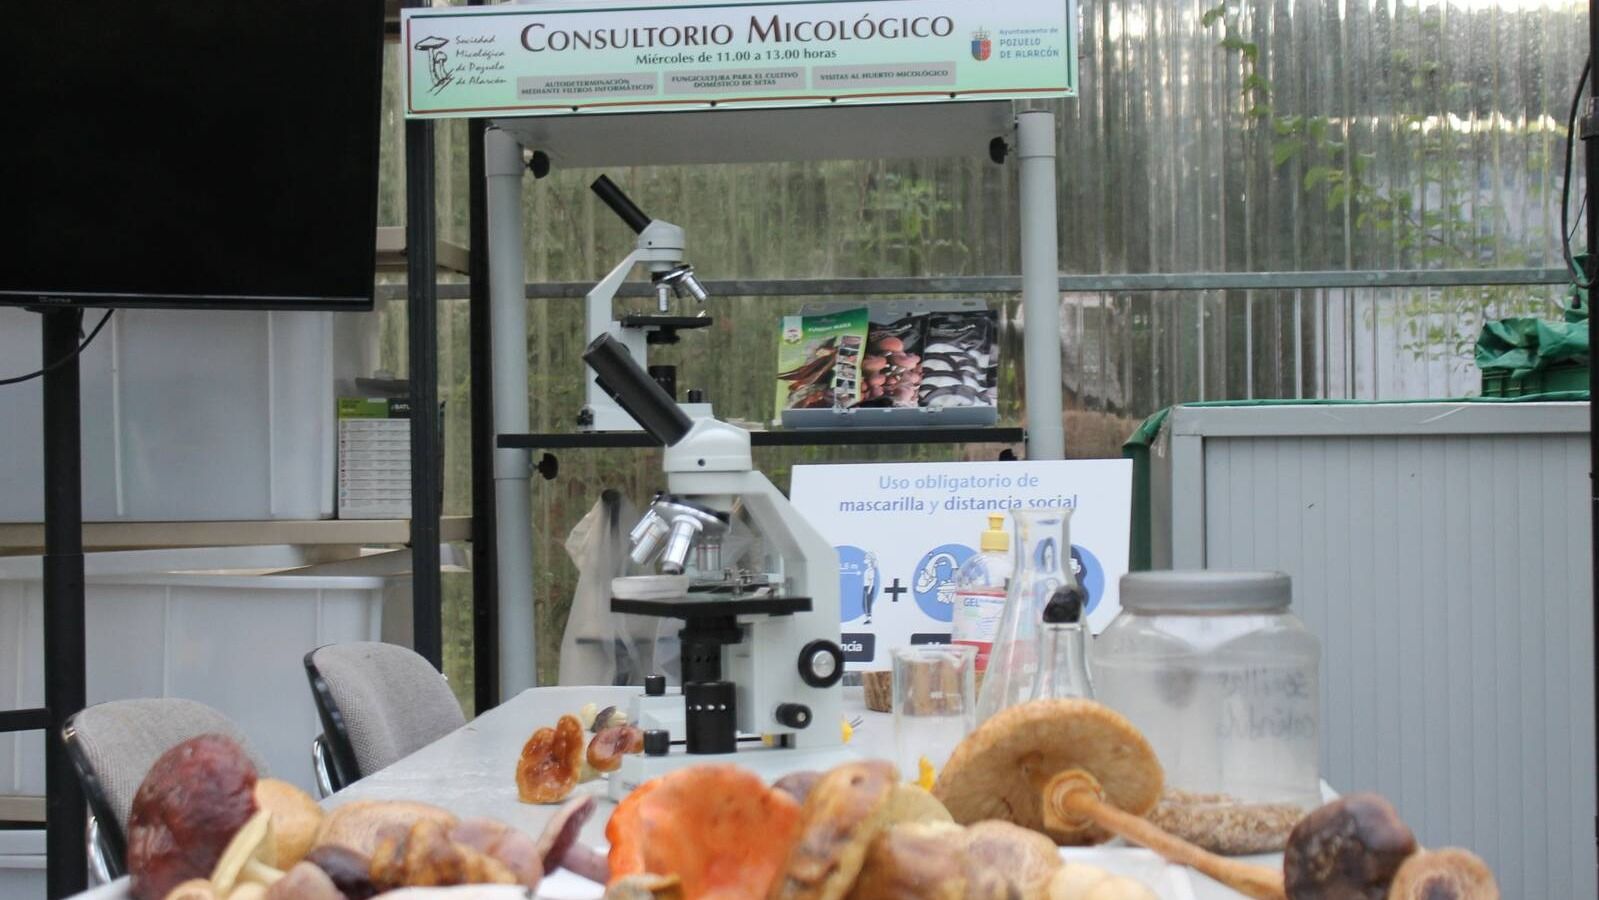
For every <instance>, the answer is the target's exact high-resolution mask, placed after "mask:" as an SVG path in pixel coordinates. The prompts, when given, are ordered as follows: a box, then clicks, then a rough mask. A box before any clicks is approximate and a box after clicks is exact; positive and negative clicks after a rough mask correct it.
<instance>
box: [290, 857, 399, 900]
mask: <svg viewBox="0 0 1599 900" xmlns="http://www.w3.org/2000/svg"><path fill="white" fill-rule="evenodd" d="M305 861H306V862H307V863H309V864H311V865H314V866H316V867H317V868H318V869H321V870H322V873H323V874H325V875H327V877H328V879H329V880H330V881H332V882H333V886H334V887H336V888H338V889H339V893H340V894H342V895H344V897H346V898H347V900H368V898H370V897H375V896H377V893H378V886H377V885H375V884H373V883H372V874H371V872H372V862H371V860H369V859H367V858H366V857H365V856H362V855H361V854H359V853H357V852H355V851H354V850H351V849H350V848H348V847H341V846H339V845H338V844H324V845H323V846H320V847H316V848H313V849H312V850H311V852H310V853H309V854H307V855H306V857H305ZM296 868H298V866H297V867H296ZM289 874H290V875H291V876H292V875H293V874H294V872H293V871H292V870H291V871H290V872H289ZM273 887H277V885H273Z"/></svg>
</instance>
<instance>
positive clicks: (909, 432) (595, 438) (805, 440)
mask: <svg viewBox="0 0 1599 900" xmlns="http://www.w3.org/2000/svg"><path fill="white" fill-rule="evenodd" d="M1026 438H1027V432H1026V430H1025V429H1022V428H1012V427H1005V426H992V427H986V428H804V429H799V428H796V429H789V430H785V431H751V432H750V444H751V445H752V446H755V447H829V446H842V445H849V444H866V445H873V446H883V445H888V444H895V445H905V444H1020V443H1021V442H1022V441H1024V440H1026ZM497 443H498V446H499V448H500V449H501V450H600V449H615V448H622V447H659V446H660V442H659V441H657V440H655V438H653V437H650V436H649V435H648V434H646V433H644V432H642V431H593V432H567V433H561V434H557V433H545V434H502V435H500V437H499V441H498V442H497Z"/></svg>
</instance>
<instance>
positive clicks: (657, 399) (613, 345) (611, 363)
mask: <svg viewBox="0 0 1599 900" xmlns="http://www.w3.org/2000/svg"><path fill="white" fill-rule="evenodd" d="M583 361H584V362H585V363H588V367H589V368H590V369H593V370H594V374H595V376H597V377H596V378H595V379H594V380H595V381H596V382H598V383H599V385H600V387H602V388H604V389H605V392H606V393H608V394H610V395H611V396H612V397H614V398H616V402H617V404H618V405H619V406H621V407H622V409H624V410H626V411H627V414H628V415H630V416H632V417H633V421H635V422H637V423H639V425H640V426H641V427H643V429H644V430H645V431H647V432H649V433H650V434H651V435H653V436H654V437H655V439H656V440H658V441H660V442H661V443H663V444H665V445H666V446H668V447H670V446H672V445H673V444H676V443H677V442H678V441H681V440H682V439H683V436H684V435H686V434H688V432H689V429H690V428H693V427H694V421H693V420H692V419H690V418H689V417H688V414H687V413H685V412H683V410H682V409H681V408H680V407H679V406H678V405H677V403H676V402H675V401H674V400H673V399H672V398H671V397H670V396H668V395H667V393H666V391H663V390H661V386H660V385H658V384H656V383H655V379H653V378H651V377H650V375H649V373H648V372H646V371H644V369H643V367H642V366H640V365H639V364H638V362H637V361H636V360H634V359H633V356H632V354H630V353H628V352H627V348H626V347H625V346H623V345H622V342H621V341H618V340H617V339H616V338H614V337H612V336H610V335H609V334H602V335H600V336H599V337H597V338H595V339H594V341H593V342H592V343H590V344H589V346H588V349H587V350H585V351H584V352H583Z"/></svg>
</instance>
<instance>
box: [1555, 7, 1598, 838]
mask: <svg viewBox="0 0 1599 900" xmlns="http://www.w3.org/2000/svg"><path fill="white" fill-rule="evenodd" d="M1596 55H1599V0H1588V59H1589V63H1590V65H1589V67H1588V106H1587V109H1586V111H1585V113H1584V115H1583V117H1582V124H1581V132H1582V150H1583V166H1584V175H1585V177H1586V183H1585V184H1584V185H1583V191H1584V192H1585V194H1586V195H1587V209H1588V264H1587V266H1586V268H1587V272H1586V275H1587V279H1586V280H1587V282H1588V283H1589V284H1594V283H1595V281H1596V280H1599V65H1594V63H1599V60H1596V59H1595V58H1594V57H1595V56H1596ZM1574 137H1575V136H1573V138H1574ZM1567 177H1568V178H1569V177H1570V175H1569V174H1568V175H1567ZM1562 239H1564V238H1562ZM1596 294H1599V291H1595V290H1593V289H1592V288H1590V289H1589V293H1588V299H1589V308H1588V321H1589V323H1590V327H1591V323H1592V322H1593V321H1594V315H1593V306H1592V301H1593V298H1594V296H1595V295H1596ZM1596 396H1599V366H1595V365H1594V364H1593V359H1592V357H1591V356H1590V357H1589V363H1588V415H1589V420H1588V421H1589V424H1588V446H1589V453H1590V460H1589V468H1588V493H1589V504H1590V506H1591V507H1592V510H1591V512H1592V520H1591V523H1590V526H1589V527H1590V534H1589V536H1588V539H1589V542H1590V544H1589V546H1590V549H1591V553H1592V556H1593V558H1592V565H1593V570H1592V571H1593V590H1594V592H1595V593H1594V594H1593V597H1592V605H1593V607H1594V614H1593V618H1594V623H1593V629H1594V632H1593V650H1594V670H1593V675H1594V682H1595V685H1596V686H1599V443H1595V442H1594V437H1595V435H1596V434H1599V412H1596V411H1595V408H1594V405H1593V400H1594V398H1595V397H1596ZM1594 697H1595V708H1594V722H1595V734H1596V738H1599V690H1596V691H1595V692H1594ZM1594 826H1595V827H1594V836H1595V842H1596V843H1599V817H1596V819H1595V822H1594Z"/></svg>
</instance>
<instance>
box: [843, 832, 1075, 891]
mask: <svg viewBox="0 0 1599 900" xmlns="http://www.w3.org/2000/svg"><path fill="white" fill-rule="evenodd" d="M966 841H967V834H966V829H964V828H962V827H961V826H959V825H956V824H955V823H953V822H937V821H930V822H904V823H901V824H898V825H895V826H893V827H891V828H889V829H887V830H886V831H884V832H883V833H882V834H879V835H878V836H877V838H876V839H875V840H874V841H872V845H871V848H870V849H869V850H868V851H867V854H866V861H865V864H864V865H863V866H862V867H861V872H860V876H859V877H858V878H857V879H856V880H855V884H854V887H853V889H852V890H851V893H850V894H849V897H850V900H977V898H982V900H1006V898H1008V897H1009V896H1010V895H1011V893H1012V891H1013V890H1014V889H1013V887H1012V884H1011V882H1010V880H1009V879H1008V878H1007V877H1005V875H1004V873H1001V872H995V871H994V870H993V869H992V868H990V867H988V866H986V865H982V864H980V863H979V862H978V861H976V860H974V859H972V858H971V856H970V855H969V854H968V852H967V843H966ZM1051 852H1052V853H1053V846H1052V847H1051Z"/></svg>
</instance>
